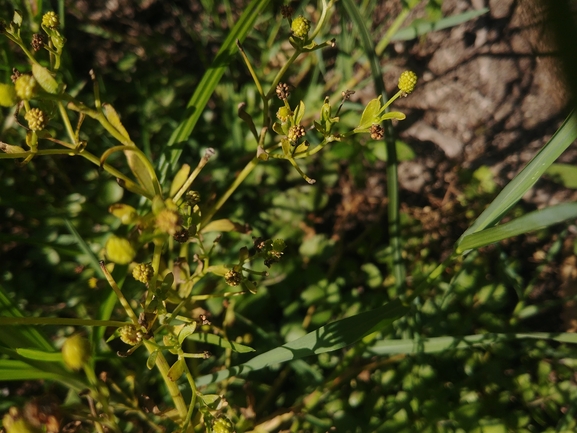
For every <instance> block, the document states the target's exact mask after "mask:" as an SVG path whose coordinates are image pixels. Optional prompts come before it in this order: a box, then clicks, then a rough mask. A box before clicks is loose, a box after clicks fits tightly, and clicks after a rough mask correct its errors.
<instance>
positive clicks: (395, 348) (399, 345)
mask: <svg viewBox="0 0 577 433" xmlns="http://www.w3.org/2000/svg"><path fill="white" fill-rule="evenodd" d="M519 339H534V340H553V341H557V342H559V343H573V344H575V343H577V334H575V333H571V332H564V333H555V334H550V333H546V332H534V333H527V334H482V335H466V336H463V337H435V338H428V339H423V340H412V339H405V340H383V341H379V342H378V343H377V344H375V345H374V346H372V347H370V348H368V349H367V356H373V355H379V356H382V355H396V354H412V353H435V352H442V351H445V350H455V349H467V348H471V347H478V346H486V345H491V344H495V343H498V342H501V341H512V340H519Z"/></svg>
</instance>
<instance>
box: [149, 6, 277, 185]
mask: <svg viewBox="0 0 577 433" xmlns="http://www.w3.org/2000/svg"><path fill="white" fill-rule="evenodd" d="M269 2H270V0H252V1H251V2H250V3H249V4H248V5H247V6H246V7H245V9H244V13H243V14H242V15H241V17H240V18H239V20H238V22H237V23H236V24H235V25H234V27H233V28H232V29H231V30H230V33H229V34H228V36H227V38H226V40H225V41H224V43H223V44H222V46H221V47H220V50H218V54H217V55H216V58H215V59H214V61H213V62H212V64H211V65H210V68H208V70H207V71H206V73H205V74H204V76H203V77H202V80H201V81H200V83H198V85H197V86H196V91H195V92H194V94H193V95H192V97H191V98H190V100H189V101H188V105H187V118H186V119H184V120H183V121H182V122H181V123H180V124H179V125H178V127H177V128H176V129H175V130H174V132H173V133H172V135H171V137H170V139H169V141H168V143H167V145H166V146H167V148H169V152H168V153H166V154H163V155H162V156H161V158H160V160H159V164H158V167H159V173H160V177H161V180H162V183H164V181H165V179H166V176H167V174H168V170H169V169H171V170H174V168H175V167H176V165H177V163H178V159H179V158H180V154H181V153H182V148H181V147H177V146H175V144H177V143H181V142H183V141H185V140H186V139H187V138H188V137H189V136H190V134H191V132H192V130H193V129H194V127H195V125H196V122H198V119H199V118H200V116H201V114H202V112H203V111H204V107H205V106H206V103H207V102H208V100H209V98H210V95H212V92H214V89H215V88H216V85H217V84H218V82H219V81H220V79H221V78H222V75H223V73H224V71H225V69H226V68H227V67H228V64H229V63H230V61H231V59H232V56H233V55H234V54H235V53H236V52H237V51H238V48H237V45H236V41H237V39H238V40H240V41H241V42H242V41H243V40H244V39H245V37H246V35H247V34H248V33H249V32H250V31H252V30H253V28H254V24H255V22H256V20H257V18H258V17H259V16H261V14H262V12H263V11H264V9H265V8H266V7H267V6H268V4H269Z"/></svg>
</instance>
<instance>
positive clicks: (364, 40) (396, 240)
mask: <svg viewBox="0 0 577 433" xmlns="http://www.w3.org/2000/svg"><path fill="white" fill-rule="evenodd" d="M343 6H344V7H345V10H346V11H347V13H348V14H349V17H350V18H351V20H352V21H353V23H354V24H355V28H356V29H357V31H358V33H359V36H360V38H361V44H362V45H363V49H364V51H365V54H366V56H367V58H368V59H369V63H370V66H371V73H372V76H373V80H374V83H375V89H376V91H377V93H379V94H381V95H383V101H386V100H387V99H388V98H387V94H386V91H385V84H384V83H383V74H382V72H381V66H380V63H379V60H378V58H377V56H376V54H375V48H374V46H373V41H372V39H371V35H370V33H369V30H368V29H367V26H366V24H365V20H364V19H363V17H362V16H361V13H360V11H359V9H358V7H357V5H356V3H355V2H354V1H352V0H343ZM388 111H389V110H388V109H387V112H388ZM384 127H385V130H386V134H385V144H386V149H387V194H388V197H389V203H388V220H389V239H390V242H391V248H392V251H393V275H394V276H395V284H396V286H397V287H399V288H401V287H403V286H404V285H405V279H406V269H405V263H404V261H403V255H402V246H401V223H400V216H399V206H400V204H399V179H398V157H397V148H396V145H395V135H394V130H393V127H392V124H391V123H390V122H385V125H384Z"/></svg>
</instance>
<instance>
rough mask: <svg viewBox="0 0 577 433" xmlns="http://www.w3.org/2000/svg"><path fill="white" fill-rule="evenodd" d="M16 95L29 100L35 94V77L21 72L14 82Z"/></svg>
mask: <svg viewBox="0 0 577 433" xmlns="http://www.w3.org/2000/svg"><path fill="white" fill-rule="evenodd" d="M14 88H15V89H16V95H17V96H18V97H19V98H20V99H22V100H23V101H29V100H30V99H32V98H33V97H34V95H35V94H36V78H34V77H33V76H32V75H28V74H22V75H20V76H19V77H18V78H17V79H16V82H15V83H14Z"/></svg>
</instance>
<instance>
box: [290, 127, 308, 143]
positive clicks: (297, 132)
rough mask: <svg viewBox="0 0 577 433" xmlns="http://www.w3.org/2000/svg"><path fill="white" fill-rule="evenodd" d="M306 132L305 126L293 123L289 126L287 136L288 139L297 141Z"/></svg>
mask: <svg viewBox="0 0 577 433" xmlns="http://www.w3.org/2000/svg"><path fill="white" fill-rule="evenodd" d="M305 134H306V131H305V128H304V126H302V125H293V126H291V127H290V128H289V130H288V134H287V138H288V139H289V140H290V141H297V140H298V139H299V138H301V137H304V136H305Z"/></svg>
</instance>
